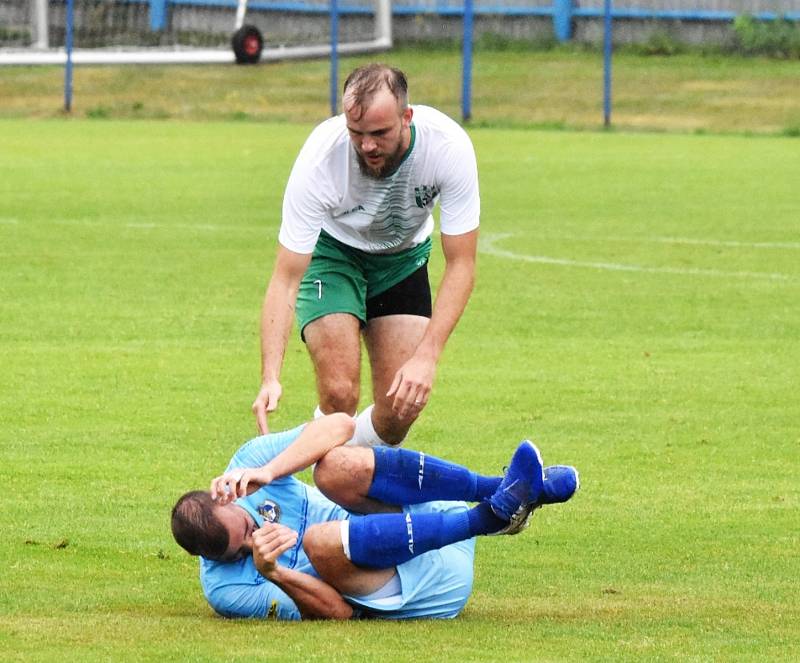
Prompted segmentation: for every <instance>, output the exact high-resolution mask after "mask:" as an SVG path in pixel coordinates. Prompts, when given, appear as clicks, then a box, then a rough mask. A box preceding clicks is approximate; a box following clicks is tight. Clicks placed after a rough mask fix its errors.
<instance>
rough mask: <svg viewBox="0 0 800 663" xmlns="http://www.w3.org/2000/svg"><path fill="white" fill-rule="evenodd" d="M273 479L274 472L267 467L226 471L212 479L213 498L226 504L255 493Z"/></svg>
mask: <svg viewBox="0 0 800 663" xmlns="http://www.w3.org/2000/svg"><path fill="white" fill-rule="evenodd" d="M273 479H274V477H273V476H272V473H271V472H270V471H269V470H267V469H266V468H265V467H258V468H252V469H239V470H233V471H231V472H226V473H225V474H222V475H220V476H218V477H216V478H215V479H213V480H212V481H211V488H210V490H211V499H212V500H216V501H217V502H218V503H219V504H220V505H225V504H228V502H233V500H235V499H237V498H239V497H244V496H245V495H249V494H250V493H254V492H255V491H256V490H258V489H259V488H260V487H261V486H266V485H267V484H268V483H272V480H273Z"/></svg>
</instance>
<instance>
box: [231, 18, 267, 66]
mask: <svg viewBox="0 0 800 663" xmlns="http://www.w3.org/2000/svg"><path fill="white" fill-rule="evenodd" d="M231 44H232V45H233V52H234V53H235V54H236V62H237V64H255V63H256V62H258V61H259V60H260V59H261V51H262V50H263V49H264V38H263V37H262V36H261V32H260V31H259V29H258V28H257V27H256V26H255V25H243V26H242V27H241V28H239V29H238V30H237V31H236V32H234V33H233V39H232V40H231Z"/></svg>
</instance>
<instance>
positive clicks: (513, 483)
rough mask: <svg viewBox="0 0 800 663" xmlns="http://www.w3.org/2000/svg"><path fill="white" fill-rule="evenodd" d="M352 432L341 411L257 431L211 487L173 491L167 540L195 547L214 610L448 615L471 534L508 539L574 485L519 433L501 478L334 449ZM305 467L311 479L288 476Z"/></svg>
mask: <svg viewBox="0 0 800 663" xmlns="http://www.w3.org/2000/svg"><path fill="white" fill-rule="evenodd" d="M353 427H354V424H353V420H352V418H351V417H349V416H347V415H345V414H333V415H329V416H326V417H323V418H321V419H317V420H315V421H313V422H311V423H309V424H307V425H305V426H301V427H298V428H295V429H293V430H290V431H286V432H283V433H273V434H270V435H265V436H261V437H257V438H255V439H253V440H251V441H250V442H248V443H246V444H245V445H244V446H243V447H242V448H241V449H239V451H237V452H236V454H235V455H234V457H233V458H232V459H231V462H230V463H229V465H228V469H227V470H226V472H225V474H223V475H221V476H219V477H217V478H215V479H214V480H213V481H212V482H211V490H210V491H193V492H189V493H186V494H185V495H183V496H182V497H181V498H180V499H179V500H178V502H177V504H176V505H175V507H174V508H173V510H172V532H173V535H174V536H175V540H176V541H177V542H178V543H179V544H180V545H181V546H182V547H183V548H185V549H186V550H187V551H188V552H189V553H191V554H192V555H200V556H201V560H200V580H201V583H202V586H203V591H204V593H205V596H206V599H207V600H208V602H209V603H210V605H211V606H212V607H213V608H214V610H215V611H216V612H218V613H219V614H221V615H223V616H225V617H267V618H270V617H271V618H276V619H289V620H291V619H301V618H303V619H314V618H316V619H348V618H351V617H358V616H368V617H377V618H383V619H410V618H420V617H428V618H450V617H455V616H456V615H458V614H459V612H461V610H462V609H463V607H464V605H465V604H466V602H467V599H468V598H469V595H470V592H471V590H472V570H473V561H474V553H475V538H474V537H475V536H480V535H491V534H516V533H518V532H520V531H521V530H522V529H524V527H525V526H526V525H527V522H528V518H529V516H530V514H531V513H532V512H533V510H534V509H536V508H538V507H540V506H542V505H544V504H554V503H556V502H564V501H566V500H568V499H569V498H570V497H572V495H573V494H574V493H575V491H576V490H577V488H578V473H577V472H576V470H575V469H574V468H572V467H568V466H558V465H557V466H553V467H548V468H543V467H542V462H541V457H540V455H539V451H538V449H537V448H536V447H535V446H534V445H533V444H532V443H531V442H529V441H527V440H525V441H523V442H522V443H521V444H520V445H519V446H518V448H517V450H516V451H515V452H514V455H513V457H512V459H511V462H510V464H509V466H508V469H507V471H506V474H505V477H499V476H498V477H489V476H482V475H480V474H476V473H474V472H471V471H470V470H468V469H467V468H465V467H462V466H460V465H456V464H453V463H450V462H447V461H444V460H441V459H438V458H434V457H432V456H428V455H426V454H424V453H422V452H418V451H411V450H407V449H399V448H389V447H377V448H374V449H373V448H365V447H352V446H342V445H344V443H345V442H347V441H348V440H349V439H350V438H351V437H352V435H353ZM315 462H316V467H315V468H314V480H315V482H316V484H317V488H314V487H311V486H308V485H306V484H304V483H302V482H301V481H299V480H297V479H295V478H294V477H293V476H292V474H294V473H295V472H297V471H299V470H302V469H304V468H307V467H310V466H311V465H312V464H314V463H315ZM320 491H321V492H320ZM323 493H324V494H323ZM441 500H446V501H441ZM464 502H477V503H478V504H477V506H474V507H472V508H469V507H468V506H467V505H466V504H465V503H464ZM395 505H403V506H402V507H400V506H395ZM356 513H360V514H367V515H354V514H356Z"/></svg>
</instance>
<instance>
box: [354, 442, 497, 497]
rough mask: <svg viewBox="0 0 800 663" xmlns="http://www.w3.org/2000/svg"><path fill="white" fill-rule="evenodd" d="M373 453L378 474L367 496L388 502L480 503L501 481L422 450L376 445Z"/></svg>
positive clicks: (492, 492) (375, 475)
mask: <svg viewBox="0 0 800 663" xmlns="http://www.w3.org/2000/svg"><path fill="white" fill-rule="evenodd" d="M373 452H374V454H375V474H374V476H373V478H372V485H371V486H370V488H369V492H368V493H367V495H368V496H369V497H372V498H373V499H376V500H379V501H381V502H384V503H385V504H400V505H406V504H420V503H421V502H431V501H433V500H450V501H453V500H463V501H465V502H478V501H480V500H482V499H483V498H484V497H489V496H490V495H492V494H494V492H495V491H496V490H497V487H498V486H499V485H500V483H501V481H502V478H501V477H486V476H482V475H480V474H476V473H475V472H472V471H470V470H468V469H467V468H466V467H463V466H461V465H457V464H455V463H450V462H448V461H446V460H442V459H441V458H436V457H435V456H427V455H426V454H424V453H422V452H421V451H411V450H409V449H393V448H386V447H374V448H373Z"/></svg>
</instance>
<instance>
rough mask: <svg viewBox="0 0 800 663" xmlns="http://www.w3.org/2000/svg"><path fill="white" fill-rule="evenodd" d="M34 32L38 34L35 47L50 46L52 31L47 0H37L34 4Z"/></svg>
mask: <svg viewBox="0 0 800 663" xmlns="http://www.w3.org/2000/svg"><path fill="white" fill-rule="evenodd" d="M32 19H33V20H32V23H33V34H35V35H36V41H35V42H34V44H33V47H34V48H42V49H44V48H49V46H50V32H49V29H48V28H49V25H48V20H47V0H35V2H34V4H33V16H32Z"/></svg>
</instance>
